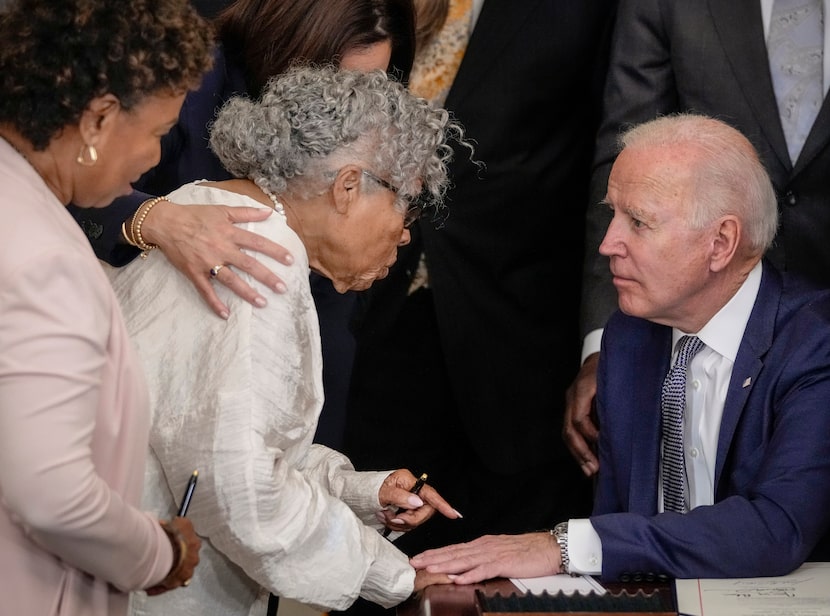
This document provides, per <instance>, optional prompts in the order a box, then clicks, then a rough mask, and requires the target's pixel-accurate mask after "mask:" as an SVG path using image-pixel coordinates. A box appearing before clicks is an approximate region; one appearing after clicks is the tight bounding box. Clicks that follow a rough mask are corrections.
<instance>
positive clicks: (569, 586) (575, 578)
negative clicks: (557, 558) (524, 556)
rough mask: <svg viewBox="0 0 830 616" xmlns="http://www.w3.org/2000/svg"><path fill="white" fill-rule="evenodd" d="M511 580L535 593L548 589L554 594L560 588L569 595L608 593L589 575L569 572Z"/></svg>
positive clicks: (525, 590)
mask: <svg viewBox="0 0 830 616" xmlns="http://www.w3.org/2000/svg"><path fill="white" fill-rule="evenodd" d="M510 581H511V582H513V584H514V585H515V586H516V587H517V588H518V589H519V590H521V591H523V592H529V593H532V594H534V595H539V594H542V592H543V591H547V592H548V594H551V595H553V594H556V593H558V592H559V591H560V590H561V591H562V592H564V593H565V594H568V595H572V594H573V593H575V592H578V593H581V594H583V595H587V594H589V593H591V592H595V593H597V594H598V595H604V594H605V593H606V590H605V588H603V586H602V585H601V584H600V583H599V582H597V581H596V580H595V579H594V578H592V577H591V576H589V575H568V574H567V573H560V574H559V575H546V576H544V577H535V578H510Z"/></svg>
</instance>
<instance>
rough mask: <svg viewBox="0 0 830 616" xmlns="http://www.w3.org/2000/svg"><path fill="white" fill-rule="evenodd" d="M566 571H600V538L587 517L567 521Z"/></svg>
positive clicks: (593, 573)
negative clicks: (568, 559) (567, 563)
mask: <svg viewBox="0 0 830 616" xmlns="http://www.w3.org/2000/svg"><path fill="white" fill-rule="evenodd" d="M568 556H569V558H570V561H571V563H570V567H569V568H568V573H581V574H582V575H600V574H601V573H602V540H601V539H600V538H599V535H598V534H597V531H595V530H594V527H593V525H592V524H591V521H590V520H588V519H580V520H569V521H568Z"/></svg>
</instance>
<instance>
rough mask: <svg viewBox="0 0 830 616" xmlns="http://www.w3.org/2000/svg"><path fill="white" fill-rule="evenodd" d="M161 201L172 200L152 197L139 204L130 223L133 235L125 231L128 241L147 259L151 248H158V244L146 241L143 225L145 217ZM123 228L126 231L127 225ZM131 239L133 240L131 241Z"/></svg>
mask: <svg viewBox="0 0 830 616" xmlns="http://www.w3.org/2000/svg"><path fill="white" fill-rule="evenodd" d="M159 201H167V202H169V201H170V200H169V199H168V198H167V197H153V198H152V199H147V201H145V202H144V203H142V204H141V205H139V206H138V209H137V210H136V212H135V214H133V219H132V223H131V224H130V235H131V236H132V237H127V234H126V232H125V233H124V237H125V238H127V242H129V243H130V244H132V245H133V246H136V247H137V248H139V249H140V250H141V258H142V259H146V258H147V255H148V254H149V253H150V251H151V250H153V249H154V248H158V246H157V245H156V244H148V243H147V242H145V241H144V237H143V236H142V235H141V225H143V224H144V219H145V218H147V214H149V213H150V210H152V209H153V207H155V205H156V204H157V203H158V202H159ZM122 229H123V231H126V227H123V228H122ZM131 239H132V240H133V241H130V240H131Z"/></svg>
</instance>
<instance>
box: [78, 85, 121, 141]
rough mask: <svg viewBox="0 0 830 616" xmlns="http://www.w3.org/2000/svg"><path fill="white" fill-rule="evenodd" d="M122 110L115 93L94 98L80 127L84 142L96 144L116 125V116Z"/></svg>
mask: <svg viewBox="0 0 830 616" xmlns="http://www.w3.org/2000/svg"><path fill="white" fill-rule="evenodd" d="M120 111H121V103H120V102H119V100H118V97H116V96H115V95H113V94H105V95H104V96H99V97H97V98H93V99H92V100H91V101H90V102H89V105H87V108H86V109H84V112H83V113H82V114H81V120H80V122H79V125H78V129H79V130H80V133H81V138H82V139H83V141H84V144H86V145H91V146H95V145H97V144H98V143H99V142H100V141H101V139H102V137H103V136H104V135H105V134H106V133H107V132H109V131H110V130H111V128H112V127H113V126H114V125H115V118H116V116H117V115H118V113H119V112H120Z"/></svg>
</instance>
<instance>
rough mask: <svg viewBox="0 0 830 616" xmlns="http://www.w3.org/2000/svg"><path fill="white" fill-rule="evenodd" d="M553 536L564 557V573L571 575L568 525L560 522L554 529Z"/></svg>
mask: <svg viewBox="0 0 830 616" xmlns="http://www.w3.org/2000/svg"><path fill="white" fill-rule="evenodd" d="M551 534H552V535H553V536H554V537H555V538H556V543H558V544H559V552H560V553H561V555H562V571H561V572H562V573H570V571H569V569H570V566H571V559H570V558H568V523H567V522H560V523H559V524H557V525H556V526H554V527H553V530H552V531H551Z"/></svg>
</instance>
